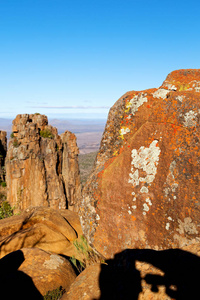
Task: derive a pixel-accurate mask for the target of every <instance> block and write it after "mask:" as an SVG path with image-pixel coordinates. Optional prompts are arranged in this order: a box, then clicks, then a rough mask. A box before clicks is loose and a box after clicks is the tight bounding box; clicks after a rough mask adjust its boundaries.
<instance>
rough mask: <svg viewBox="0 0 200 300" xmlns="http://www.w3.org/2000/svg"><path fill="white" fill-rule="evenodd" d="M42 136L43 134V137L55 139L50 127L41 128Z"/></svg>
mask: <svg viewBox="0 0 200 300" xmlns="http://www.w3.org/2000/svg"><path fill="white" fill-rule="evenodd" d="M40 136H42V137H43V138H48V139H53V138H54V135H53V133H52V132H51V131H50V130H48V129H45V130H41V131H40Z"/></svg>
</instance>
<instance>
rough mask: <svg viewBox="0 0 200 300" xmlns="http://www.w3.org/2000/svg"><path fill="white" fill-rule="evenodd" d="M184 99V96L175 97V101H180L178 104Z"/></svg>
mask: <svg viewBox="0 0 200 300" xmlns="http://www.w3.org/2000/svg"><path fill="white" fill-rule="evenodd" d="M184 98H185V96H180V95H179V96H177V97H176V100H178V101H180V102H183V99H184Z"/></svg>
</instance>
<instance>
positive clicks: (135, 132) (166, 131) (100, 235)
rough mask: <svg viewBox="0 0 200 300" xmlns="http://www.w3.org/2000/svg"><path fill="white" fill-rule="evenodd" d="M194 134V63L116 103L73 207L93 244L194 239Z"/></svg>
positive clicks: (107, 247)
mask: <svg viewBox="0 0 200 300" xmlns="http://www.w3.org/2000/svg"><path fill="white" fill-rule="evenodd" d="M199 135H200V70H179V71H174V72H172V73H170V74H169V75H168V76H167V78H166V80H165V81H164V83H163V84H162V86H161V87H160V88H155V89H149V90H144V91H140V92H136V91H131V92H128V93H126V94H125V95H124V96H122V97H121V98H120V99H119V100H118V101H117V102H116V103H115V105H114V106H113V107H112V108H111V110H110V113H109V117H108V121H107V125H106V129H105V132H104V135H103V138H102V141H101V147H100V150H99V153H98V155H97V159H96V163H95V169H94V171H93V173H92V174H91V176H90V178H89V180H88V181H87V183H86V185H85V187H84V190H83V197H82V201H81V203H80V207H79V215H80V219H81V223H82V228H83V231H84V234H85V235H86V236H87V239H88V241H89V242H90V244H91V245H93V246H94V247H95V248H96V250H98V251H99V252H100V253H101V254H103V255H104V256H105V257H112V256H113V255H114V254H115V253H117V252H120V251H122V250H123V249H126V248H139V249H141V248H151V249H156V250H162V249H168V248H176V247H178V248H181V249H188V247H191V249H195V247H196V246H198V245H199V238H200V232H199V231H200V227H199V199H200V190H199V181H200V160H199V156H200V139H199Z"/></svg>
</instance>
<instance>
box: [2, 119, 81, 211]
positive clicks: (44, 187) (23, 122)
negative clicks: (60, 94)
mask: <svg viewBox="0 0 200 300" xmlns="http://www.w3.org/2000/svg"><path fill="white" fill-rule="evenodd" d="M12 131H13V132H12V134H11V139H10V142H9V146H8V152H7V157H6V181H7V186H8V195H7V199H8V201H9V203H10V204H11V206H13V207H14V208H15V211H22V210H25V209H26V208H28V207H29V206H46V207H52V208H54V209H65V208H67V207H70V208H71V209H72V210H73V208H75V206H76V201H78V199H79V198H80V188H81V187H80V175H79V167H78V147H77V145H76V137H75V135H73V134H72V133H70V132H68V131H66V132H65V133H64V134H63V135H62V139H61V137H60V136H59V135H58V132H57V129H56V128H55V127H52V126H50V125H48V119H47V117H46V116H44V115H40V114H34V115H33V114H31V115H29V114H23V115H17V117H16V118H15V120H13V127H12ZM66 174H67V175H66ZM75 178H76V179H75Z"/></svg>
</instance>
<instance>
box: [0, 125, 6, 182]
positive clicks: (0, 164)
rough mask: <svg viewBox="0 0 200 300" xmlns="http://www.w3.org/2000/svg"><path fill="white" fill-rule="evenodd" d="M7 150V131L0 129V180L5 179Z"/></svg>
mask: <svg viewBox="0 0 200 300" xmlns="http://www.w3.org/2000/svg"><path fill="white" fill-rule="evenodd" d="M6 152H7V133H6V131H1V130H0V180H1V181H4V180H5V171H4V168H5V158H6Z"/></svg>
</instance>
